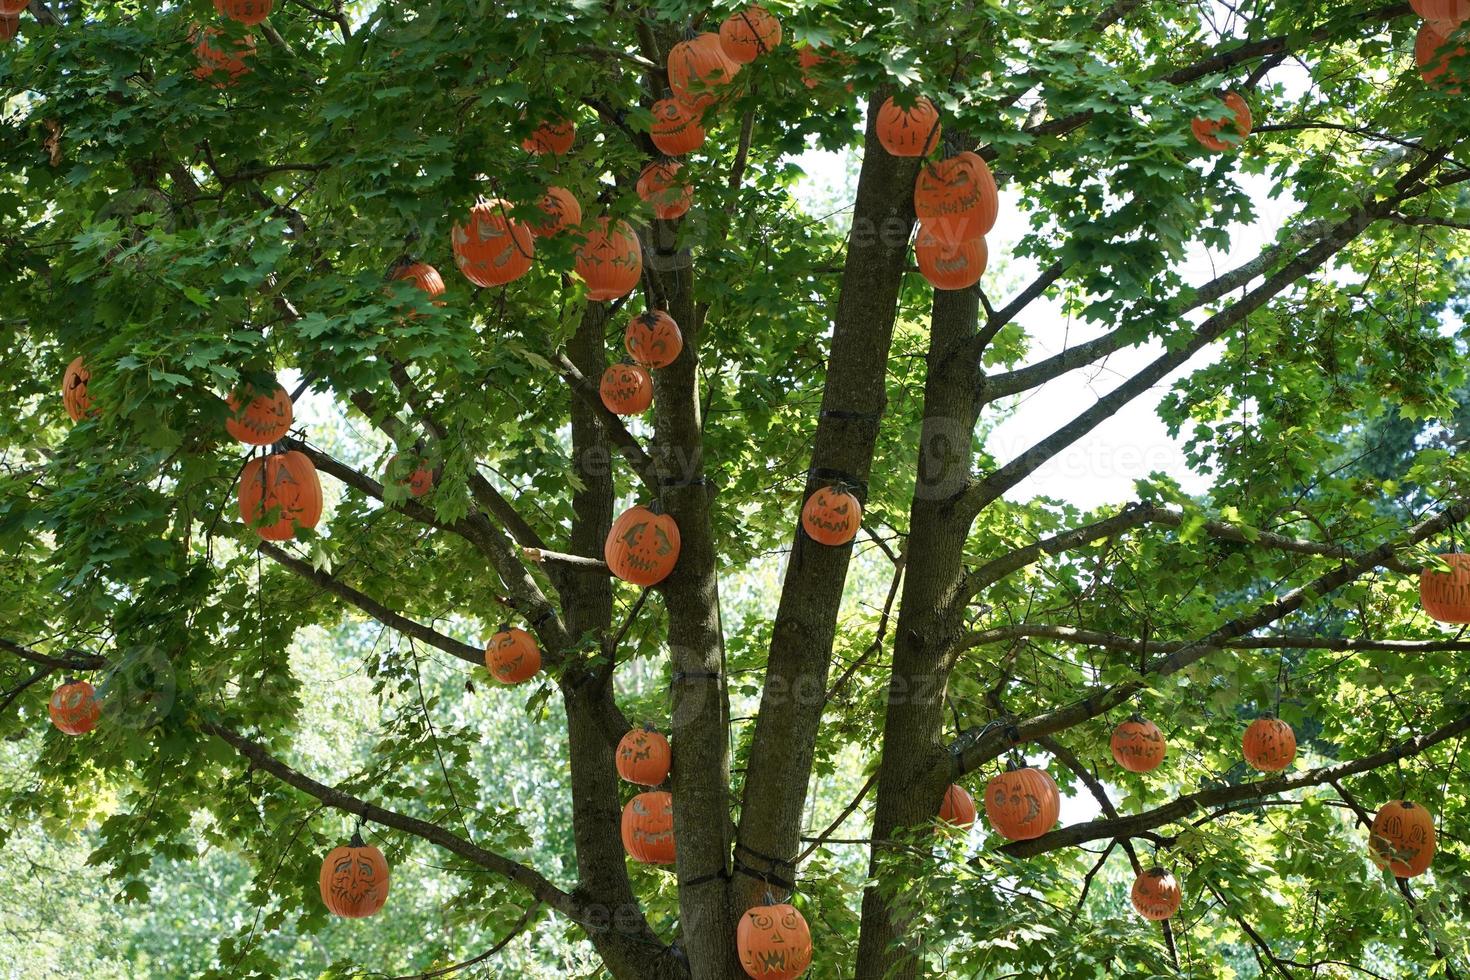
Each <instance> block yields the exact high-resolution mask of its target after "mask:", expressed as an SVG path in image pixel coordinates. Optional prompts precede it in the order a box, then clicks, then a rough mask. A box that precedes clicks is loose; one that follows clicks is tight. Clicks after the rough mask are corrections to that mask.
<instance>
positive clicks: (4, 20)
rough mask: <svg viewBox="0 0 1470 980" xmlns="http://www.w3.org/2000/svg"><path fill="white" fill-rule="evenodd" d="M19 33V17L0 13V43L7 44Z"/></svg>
mask: <svg viewBox="0 0 1470 980" xmlns="http://www.w3.org/2000/svg"><path fill="white" fill-rule="evenodd" d="M19 33H20V18H19V17H7V16H5V15H4V14H0V43H3V44H9V43H10V42H11V41H13V40H15V36H16V35H17V34H19Z"/></svg>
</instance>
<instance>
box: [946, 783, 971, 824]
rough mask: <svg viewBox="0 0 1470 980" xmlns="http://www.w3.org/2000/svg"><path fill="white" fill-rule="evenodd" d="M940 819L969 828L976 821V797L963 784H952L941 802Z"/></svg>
mask: <svg viewBox="0 0 1470 980" xmlns="http://www.w3.org/2000/svg"><path fill="white" fill-rule="evenodd" d="M939 819H940V820H941V821H943V822H944V823H947V824H950V825H952V826H955V827H960V828H962V829H966V830H968V829H969V828H970V825H971V824H973V823H974V822H975V798H974V797H972V796H971V795H970V794H969V793H968V792H967V791H966V790H965V788H964V787H963V786H956V785H954V784H950V786H949V787H948V788H947V789H945V791H944V801H943V802H942V803H940V804H939Z"/></svg>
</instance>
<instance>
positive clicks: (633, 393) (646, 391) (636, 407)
mask: <svg viewBox="0 0 1470 980" xmlns="http://www.w3.org/2000/svg"><path fill="white" fill-rule="evenodd" d="M597 392H598V394H599V395H601V396H602V404H604V405H606V406H607V410H608V411H609V412H612V413H613V414H615V415H639V414H642V413H643V412H645V411H647V410H648V406H649V405H652V404H653V378H652V377H650V376H649V374H648V369H647V368H645V367H643V365H641V364H611V365H609V366H608V369H607V370H606V371H604V372H602V383H601V384H599V385H598V386H597Z"/></svg>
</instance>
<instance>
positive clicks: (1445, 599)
mask: <svg viewBox="0 0 1470 980" xmlns="http://www.w3.org/2000/svg"><path fill="white" fill-rule="evenodd" d="M73 417H75V416H73ZM1439 558H1440V561H1442V562H1444V563H1445V564H1446V565H1448V566H1450V570H1449V571H1448V572H1440V571H1436V570H1434V569H1432V568H1426V569H1424V570H1423V571H1422V572H1420V573H1419V604H1420V605H1422V606H1423V607H1424V611H1425V612H1427V613H1428V614H1429V615H1430V617H1431V618H1433V619H1437V620H1439V621H1440V622H1441V623H1470V555H1463V554H1459V553H1455V554H1452V555H1440V556H1439Z"/></svg>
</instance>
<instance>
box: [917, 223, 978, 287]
mask: <svg viewBox="0 0 1470 980" xmlns="http://www.w3.org/2000/svg"><path fill="white" fill-rule="evenodd" d="M914 260H915V261H916V262H918V264H919V273H920V274H921V275H922V276H923V277H924V278H925V279H927V280H929V284H930V285H931V286H933V287H934V288H935V289H969V288H970V287H971V286H973V285H975V283H977V282H979V281H980V277H981V276H983V275H985V266H986V264H987V263H988V262H989V261H990V249H989V248H988V247H987V246H986V244H985V239H984V238H976V239H973V240H971V241H968V242H960V243H959V244H958V245H951V244H948V243H947V242H942V241H940V240H939V239H938V238H935V237H934V235H933V234H932V233H931V232H930V231H929V230H928V229H927V228H925V227H923V226H922V225H921V226H920V227H919V235H918V237H917V238H915V239H914Z"/></svg>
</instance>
